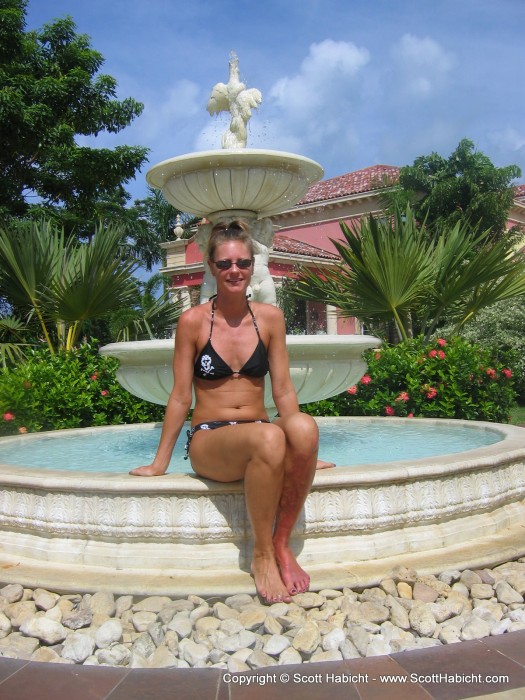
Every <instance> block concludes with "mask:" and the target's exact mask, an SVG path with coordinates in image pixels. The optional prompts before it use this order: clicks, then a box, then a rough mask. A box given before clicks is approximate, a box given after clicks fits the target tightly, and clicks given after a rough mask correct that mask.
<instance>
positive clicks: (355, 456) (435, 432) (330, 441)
mask: <svg viewBox="0 0 525 700" xmlns="http://www.w3.org/2000/svg"><path fill="white" fill-rule="evenodd" d="M188 427H189V426H185V428H184V429H183V431H182V432H181V435H180V438H179V440H178V442H177V445H176V446H175V451H174V454H173V458H172V461H171V465H170V471H171V472H178V473H181V474H184V473H190V472H191V467H190V463H189V461H185V460H184V459H183V456H184V443H185V438H186V430H187V428H188ZM220 430H228V428H227V427H226V428H220ZM159 436H160V427H155V428H152V427H147V426H140V425H137V426H130V427H129V428H126V429H121V428H120V429H119V428H118V427H117V428H114V429H101V430H99V431H97V430H90V431H86V432H85V433H84V432H83V431H78V432H75V433H69V434H66V433H63V434H61V433H60V431H57V432H55V433H47V434H45V435H44V434H43V435H39V436H37V437H35V436H24V437H20V438H16V439H15V440H9V439H4V440H2V441H0V463H4V464H12V465H19V466H25V467H37V468H40V469H63V470H74V471H83V472H113V473H119V472H122V473H126V472H127V471H129V470H130V469H133V468H134V467H137V466H140V465H142V464H149V463H150V462H151V460H152V459H153V456H154V454H155V450H156V448H157V444H158V441H159ZM501 439H502V436H501V434H500V433H498V432H497V431H493V430H486V429H480V428H477V429H476V427H475V425H473V426H472V427H469V426H465V425H458V426H451V425H450V424H447V425H438V424H422V423H420V422H419V421H417V420H414V421H413V422H412V421H411V422H410V423H406V422H404V423H394V422H392V423H391V424H389V423H388V420H386V421H378V422H377V423H374V422H373V421H362V422H360V421H356V422H352V420H351V419H348V422H345V423H333V424H331V425H322V427H321V442H320V451H319V456H320V457H321V458H322V459H324V460H327V461H332V462H335V463H336V464H337V465H341V466H351V465H357V464H374V463H384V462H392V461H397V460H402V459H421V458H424V457H432V456H436V455H443V454H452V453H457V452H464V451H466V450H472V449H475V448H477V447H483V446H486V445H490V444H493V443H495V442H498V441H500V440H501Z"/></svg>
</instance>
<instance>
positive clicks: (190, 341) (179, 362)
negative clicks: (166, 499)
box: [130, 309, 200, 476]
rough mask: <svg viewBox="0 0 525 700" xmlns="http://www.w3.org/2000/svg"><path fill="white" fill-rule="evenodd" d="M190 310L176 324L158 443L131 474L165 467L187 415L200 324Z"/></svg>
mask: <svg viewBox="0 0 525 700" xmlns="http://www.w3.org/2000/svg"><path fill="white" fill-rule="evenodd" d="M191 312H193V309H189V310H188V312H185V313H183V314H182V315H181V316H180V318H179V321H178V323H177V332H176V340H175V352H174V355H173V389H172V391H171V393H170V396H169V399H168V403H167V406H166V413H165V416H164V423H163V425H162V432H161V435H160V441H159V446H158V448H157V453H156V455H155V459H154V460H153V462H152V463H151V464H150V465H148V466H145V467H139V468H137V469H133V470H132V471H131V472H130V474H133V475H134V476H160V475H161V474H164V473H165V472H166V470H167V468H168V466H169V463H170V459H171V455H172V452H173V448H174V447H175V443H176V442H177V438H178V437H179V433H180V431H181V429H182V426H183V425H184V422H185V420H186V418H187V416H188V411H189V410H190V407H191V399H192V381H193V359H194V356H195V340H196V337H197V335H196V333H198V331H197V327H198V326H200V323H199V322H198V318H196V316H197V314H195V313H191Z"/></svg>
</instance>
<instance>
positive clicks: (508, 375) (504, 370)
mask: <svg viewBox="0 0 525 700" xmlns="http://www.w3.org/2000/svg"><path fill="white" fill-rule="evenodd" d="M501 374H504V375H505V376H506V377H507V379H510V378H511V377H512V370H510V369H502V370H501Z"/></svg>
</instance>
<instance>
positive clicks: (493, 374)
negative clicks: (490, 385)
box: [486, 367, 496, 379]
mask: <svg viewBox="0 0 525 700" xmlns="http://www.w3.org/2000/svg"><path fill="white" fill-rule="evenodd" d="M486 373H487V375H488V376H489V377H490V378H491V379H496V370H495V369H492V367H489V368H488V369H487V370H486Z"/></svg>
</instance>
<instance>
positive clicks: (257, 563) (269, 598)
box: [251, 552, 291, 603]
mask: <svg viewBox="0 0 525 700" xmlns="http://www.w3.org/2000/svg"><path fill="white" fill-rule="evenodd" d="M251 570H252V575H253V578H254V581H255V588H256V590H257V593H258V594H259V595H260V596H261V598H263V599H264V600H265V601H266V602H267V603H289V602H290V601H291V598H290V594H289V593H288V591H287V590H286V586H285V585H284V584H283V581H282V579H281V576H280V574H279V568H278V566H277V562H276V561H275V556H274V554H273V552H271V553H270V552H268V553H266V552H263V553H256V552H254V553H253V560H252V565H251Z"/></svg>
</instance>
